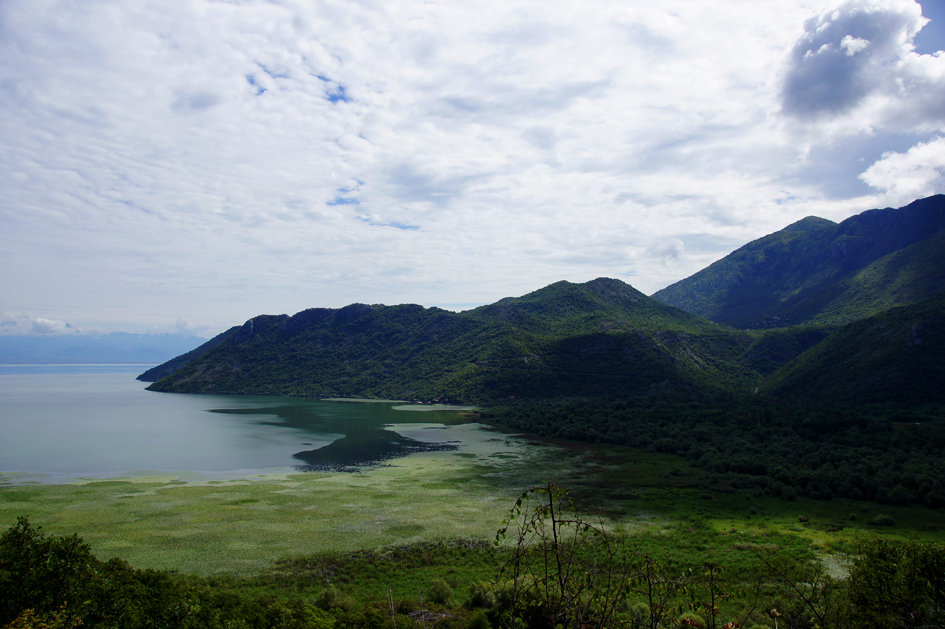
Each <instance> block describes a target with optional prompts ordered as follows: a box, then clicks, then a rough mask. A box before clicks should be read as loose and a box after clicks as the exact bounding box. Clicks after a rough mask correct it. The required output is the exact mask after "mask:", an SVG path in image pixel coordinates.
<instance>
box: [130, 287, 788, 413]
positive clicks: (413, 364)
mask: <svg viewBox="0 0 945 629" xmlns="http://www.w3.org/2000/svg"><path fill="white" fill-rule="evenodd" d="M756 340H757V335H756V334H751V333H745V332H738V331H733V330H730V329H726V328H723V327H721V326H718V325H716V324H713V323H711V322H708V321H706V320H704V319H701V318H699V317H696V316H693V315H691V314H688V313H686V312H683V311H681V310H678V309H676V308H673V307H671V306H667V305H665V304H661V303H659V302H657V301H654V300H653V299H651V298H649V297H647V296H646V295H644V294H642V293H640V292H639V291H637V290H635V289H633V288H632V287H630V286H628V285H627V284H624V283H623V282H620V281H618V280H611V279H603V278H602V279H597V280H594V281H591V282H588V283H586V284H572V283H569V282H558V283H556V284H552V285H550V286H548V287H545V288H543V289H541V290H538V291H535V292H534V293H530V294H528V295H525V296H523V297H518V298H508V299H503V300H501V301H499V302H497V303H495V304H492V305H489V306H483V307H481V308H477V309H475V310H471V311H467V312H463V313H454V312H448V311H445V310H440V309H438V308H423V307H421V306H416V305H401V306H382V305H373V306H368V305H364V304H353V305H350V306H346V307H345V308H341V309H338V310H332V309H312V310H306V311H303V312H300V313H298V314H296V315H295V316H292V317H289V316H287V315H278V316H272V315H263V316H259V317H255V318H253V319H251V320H249V321H247V322H246V324H244V325H243V326H242V327H240V328H238V329H237V330H235V331H232V332H228V333H227V334H226V336H225V338H224V339H222V340H221V341H220V342H218V343H217V344H216V345H215V346H214V347H212V348H210V349H209V350H208V351H206V352H204V353H202V354H200V355H198V356H195V357H194V358H193V359H192V360H190V361H189V362H187V363H186V364H185V365H184V366H180V367H178V368H177V369H175V370H173V371H172V373H170V375H167V376H165V377H163V378H161V379H160V380H159V381H157V382H155V383H154V384H153V385H152V386H151V387H149V388H150V389H151V390H155V391H169V392H186V393H247V394H271V395H295V396H317V397H371V398H397V399H420V400H433V399H436V398H439V399H440V400H441V401H456V402H479V403H482V402H488V401H490V400H495V399H501V398H508V397H510V396H519V397H554V396H560V395H651V394H657V393H667V392H673V393H677V394H684V395H691V396H699V395H704V394H706V393H707V392H712V391H717V390H720V389H724V388H737V389H747V388H749V387H751V386H756V385H757V384H758V376H757V374H756V372H755V371H754V370H753V369H752V368H751V367H750V366H746V365H745V364H742V363H741V362H739V360H738V359H739V358H740V357H741V356H743V355H744V354H745V352H746V351H747V350H748V349H749V348H750V347H751V346H752V344H753V343H755V342H756ZM795 355H796V354H795ZM792 357H793V356H792ZM173 367H174V366H173V365H169V366H162V367H159V368H157V371H156V373H161V372H162V370H163V371H167V370H168V369H172V368H173ZM142 377H144V374H143V375H142Z"/></svg>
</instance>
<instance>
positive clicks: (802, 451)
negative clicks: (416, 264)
mask: <svg viewBox="0 0 945 629" xmlns="http://www.w3.org/2000/svg"><path fill="white" fill-rule="evenodd" d="M942 412H943V408H942V407H940V406H936V407H929V408H927V409H916V410H914V411H910V412H903V411H901V410H899V409H897V408H896V407H892V408H883V407H877V408H873V409H858V410H844V409H842V408H823V409H820V410H814V409H812V408H810V407H806V406H805V407H795V406H792V405H791V404H790V403H786V402H785V403H775V402H770V401H767V400H765V399H759V398H756V397H746V398H736V397H734V396H732V397H728V398H725V399H718V400H714V401H712V402H709V403H705V404H702V403H698V402H689V403H676V404H674V403H671V402H669V401H665V402H662V403H658V404H650V403H636V404H635V403H633V402H631V401H628V400H624V399H605V398H558V399H553V400H509V401H508V402H507V403H505V404H503V405H501V406H496V407H493V408H490V409H488V410H484V411H483V412H482V417H483V420H484V421H487V422H491V423H495V424H497V425H500V426H505V427H507V428H510V429H513V430H519V431H523V432H527V433H532V434H536V435H541V436H545V437H552V438H558V439H569V440H578V441H589V442H602V443H612V444H620V445H626V446H630V447H633V448H639V449H642V450H646V451H650V452H663V453H668V454H676V455H679V456H681V457H684V458H685V459H686V460H687V461H688V462H690V463H691V464H692V465H694V466H696V467H697V468H700V469H702V470H704V472H705V475H704V477H703V479H702V480H701V481H700V482H703V483H704V484H705V485H706V486H712V487H719V486H721V487H729V488H736V489H747V490H751V491H752V492H753V493H755V494H757V495H759V496H761V495H765V496H782V497H784V498H786V499H788V500H792V499H794V498H797V497H798V496H806V497H809V498H813V499H817V500H831V499H833V498H849V499H853V500H870V501H876V502H879V503H883V504H896V505H905V504H924V505H927V506H928V507H931V508H933V509H940V508H943V507H945V486H943V483H942V481H943V479H945V429H943V427H942V426H941V422H940V418H941V416H942Z"/></svg>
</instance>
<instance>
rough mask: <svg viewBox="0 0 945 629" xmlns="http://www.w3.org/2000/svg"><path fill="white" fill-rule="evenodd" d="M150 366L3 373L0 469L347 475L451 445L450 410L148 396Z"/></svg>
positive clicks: (80, 473)
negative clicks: (282, 471)
mask: <svg viewBox="0 0 945 629" xmlns="http://www.w3.org/2000/svg"><path fill="white" fill-rule="evenodd" d="M148 367H150V365H0V435H2V438H0V472H5V473H17V474H16V479H18V480H20V481H26V480H30V481H37V480H38V481H40V482H69V481H70V480H72V479H74V478H75V477H89V476H93V477H101V476H117V475H122V476H129V475H131V476H133V475H145V474H150V473H154V472H179V473H185V472H186V473H190V474H203V475H208V474H209V475H213V474H229V475H233V474H248V473H253V472H272V471H278V470H279V469H290V470H291V469H293V468H296V469H301V470H313V471H317V470H324V471H346V470H350V469H353V468H355V467H359V466H361V467H363V466H365V465H372V464H378V463H382V462H384V461H388V460H391V459H393V458H397V457H399V456H404V455H407V454H411V453H413V452H421V451H430V450H442V449H455V448H456V447H457V445H458V444H457V443H454V442H455V441H456V440H455V438H453V437H452V436H451V435H450V431H448V430H446V429H445V427H446V426H447V425H451V424H456V423H457V422H461V421H462V416H461V414H460V413H459V412H458V411H454V410H433V411H429V410H428V411H427V412H425V413H415V412H410V411H405V410H397V404H394V403H356V402H341V401H318V400H311V399H295V398H282V397H266V396H234V395H214V396H210V395H184V394H171V393H154V392H151V391H146V390H145V387H146V386H147V383H143V382H138V381H137V380H135V377H136V376H137V375H138V374H140V373H141V372H143V371H144V370H145V369H147V368H148Z"/></svg>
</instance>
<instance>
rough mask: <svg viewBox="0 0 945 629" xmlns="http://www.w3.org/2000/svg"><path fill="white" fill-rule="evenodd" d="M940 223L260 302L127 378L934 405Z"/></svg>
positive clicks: (903, 220) (293, 387) (895, 213)
mask: <svg viewBox="0 0 945 629" xmlns="http://www.w3.org/2000/svg"><path fill="white" fill-rule="evenodd" d="M943 225H945V196H942V195H939V196H935V197H930V198H928V199H922V200H919V201H916V202H914V203H912V204H910V205H908V206H906V207H904V208H900V209H898V210H893V209H887V210H870V211H868V212H864V213H863V214H860V215H858V216H854V217H852V218H850V219H847V220H846V221H843V222H842V223H840V224H839V225H837V224H835V223H832V222H830V221H826V220H824V219H819V218H814V217H809V218H806V219H803V220H801V221H798V222H797V223H795V224H793V225H791V226H789V227H787V228H785V229H783V230H781V231H779V232H777V233H774V234H771V235H769V236H766V237H765V238H762V239H760V240H757V241H755V242H752V243H749V244H748V245H746V246H744V247H742V248H741V249H739V250H737V251H735V252H734V253H732V254H731V255H729V256H727V257H726V258H724V259H723V260H720V261H719V262H717V263H715V264H713V265H711V266H709V267H708V268H706V269H704V270H703V271H700V272H699V273H697V274H695V275H693V276H692V277H690V278H689V279H687V280H683V281H682V282H678V283H677V284H674V285H673V286H670V287H669V288H667V289H664V290H663V291H660V292H658V293H656V295H654V297H655V298H650V297H647V296H646V295H644V294H643V293H641V292H639V291H637V290H636V289H634V288H633V287H632V286H629V285H627V284H625V283H623V282H620V281H619V280H614V279H606V278H599V279H596V280H593V281H591V282H587V283H585V284H572V283H570V282H564V281H562V282H557V283H555V284H552V285H550V286H546V287H545V288H542V289H540V290H537V291H535V292H532V293H529V294H527V295H524V296H522V297H509V298H506V299H502V300H500V301H498V302H496V303H494V304H491V305H488V306H482V307H480V308H476V309H474V310H469V311H466V312H461V313H456V312H449V311H446V310H441V309H438V308H423V307H422V306H418V305H399V306H384V305H365V304H352V305H349V306H346V307H344V308H340V309H327V308H313V309H310V310H305V311H303V312H300V313H298V314H296V315H294V316H291V317H290V316H288V315H261V316H258V317H254V318H253V319H250V320H249V321H247V322H246V323H245V324H244V325H242V326H238V327H234V328H232V329H230V330H228V331H227V332H224V333H223V334H221V335H219V336H217V337H216V338H214V339H212V340H210V341H208V342H207V343H205V344H204V345H202V346H200V347H198V348H197V349H195V350H193V351H191V352H189V353H188V354H184V355H182V356H179V357H178V358H175V359H174V360H172V361H169V362H167V363H165V364H163V365H160V366H158V367H156V368H154V369H152V370H150V371H148V372H146V373H144V374H142V375H141V376H140V377H139V379H141V380H146V381H156V382H154V384H152V385H151V386H150V387H149V388H150V389H151V390H154V391H170V392H182V393H247V394H269V395H293V396H314V397H367V398H395V399H409V400H417V399H419V400H424V401H429V400H440V401H443V402H447V401H449V402H464V403H478V404H487V403H496V402H498V401H501V400H508V399H510V398H519V399H521V398H534V399H538V398H541V399H548V398H562V397H595V396H609V397H616V398H628V399H629V398H634V399H636V400H651V401H652V400H654V399H672V400H673V401H674V402H679V401H680V400H690V401H700V402H704V401H705V400H717V399H722V397H724V396H725V395H733V394H734V395H742V396H744V395H756V394H757V395H760V396H764V397H768V398H773V399H784V400H791V402H792V403H800V404H814V405H818V406H837V405H844V406H846V407H847V408H852V407H854V406H857V405H863V404H892V405H902V406H903V407H911V408H916V407H921V406H923V405H928V404H941V403H945V394H943V393H942V391H943V390H945V387H942V386H941V383H942V381H943V377H945V370H943V368H942V365H943V364H945V362H943V360H942V359H943V358H945V332H943V326H945V323H943V321H942V316H941V315H940V314H939V313H941V312H943V310H945V301H943V299H945V297H942V295H945V293H943V291H945V230H943ZM657 298H658V299H657ZM664 302H671V304H674V305H671V304H668V303H664ZM676 306H679V307H676ZM681 308H682V309H681ZM686 310H689V312H686ZM693 313H695V314H693ZM700 315H701V316H700ZM703 316H705V317H706V318H703ZM709 318H713V319H715V321H716V322H712V321H710V320H708V319H709ZM723 323H727V324H731V325H733V326H744V327H762V328H764V329H758V330H746V329H737V328H736V327H729V326H728V325H723ZM792 323H802V325H788V324H792ZM825 339H827V340H826V341H825ZM720 395H721V396H722V397H720Z"/></svg>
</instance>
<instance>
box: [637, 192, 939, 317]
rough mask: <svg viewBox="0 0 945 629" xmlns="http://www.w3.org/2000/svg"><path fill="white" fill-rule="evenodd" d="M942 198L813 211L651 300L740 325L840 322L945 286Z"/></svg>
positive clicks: (931, 293) (923, 296)
mask: <svg viewBox="0 0 945 629" xmlns="http://www.w3.org/2000/svg"><path fill="white" fill-rule="evenodd" d="M943 228H945V196H943V195H936V196H933V197H929V198H927V199H920V200H918V201H915V202H913V203H910V204H909V205H907V206H905V207H902V208H899V209H891V208H888V209H884V210H869V211H867V212H863V213H862V214H858V215H857V216H853V217H850V218H848V219H847V220H845V221H843V222H842V223H840V224H839V225H838V224H836V223H833V222H832V221H828V220H825V219H822V218H816V217H808V218H805V219H803V220H800V221H798V222H797V223H794V224H793V225H790V226H788V227H786V228H784V229H782V230H781V231H779V232H775V233H774V234H770V235H768V236H765V237H764V238H760V239H758V240H755V241H753V242H750V243H748V244H747V245H745V246H744V247H741V248H740V249H738V250H736V251H735V252H733V253H731V254H729V255H728V256H726V257H725V258H723V259H721V260H719V261H718V262H716V263H714V264H712V265H710V266H709V267H707V268H705V269H703V270H702V271H699V272H698V273H696V274H695V275H692V276H690V277H688V278H686V279H684V280H681V281H679V282H676V283H675V284H673V285H671V286H668V287H666V288H664V289H663V290H660V291H657V292H656V293H654V294H653V298H654V299H656V300H658V301H661V302H663V303H666V304H670V305H673V306H676V307H678V308H682V309H683V310H686V311H688V312H692V313H695V314H698V315H700V316H703V317H705V318H707V319H710V320H712V321H716V322H719V323H724V324H727V325H731V326H734V327H738V328H763V327H782V326H787V325H796V324H801V323H818V324H827V325H839V324H844V323H849V322H851V321H856V320H858V319H862V318H864V317H867V316H870V315H873V314H877V313H879V312H881V311H882V310H885V309H887V308H890V307H893V306H897V305H903V304H908V303H914V302H917V301H921V300H923V299H928V298H930V297H932V296H934V295H936V294H938V293H940V292H942V291H945V236H943Z"/></svg>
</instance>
